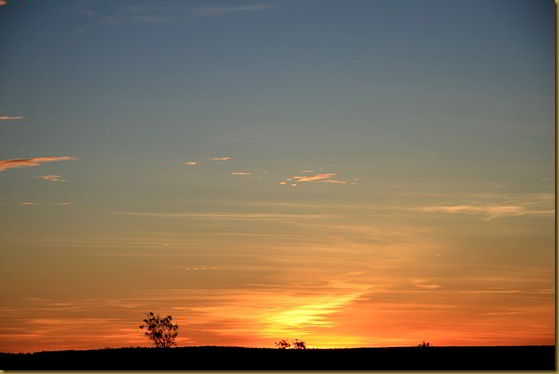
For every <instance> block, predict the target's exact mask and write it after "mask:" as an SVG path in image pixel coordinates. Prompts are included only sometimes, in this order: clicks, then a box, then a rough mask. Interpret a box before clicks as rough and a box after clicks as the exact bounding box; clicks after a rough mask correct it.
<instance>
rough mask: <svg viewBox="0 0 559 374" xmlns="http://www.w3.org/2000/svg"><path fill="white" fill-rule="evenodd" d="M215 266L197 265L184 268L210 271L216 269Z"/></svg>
mask: <svg viewBox="0 0 559 374" xmlns="http://www.w3.org/2000/svg"><path fill="white" fill-rule="evenodd" d="M216 269H217V268H216V267H215V266H198V267H191V268H186V269H184V270H186V271H212V270H216Z"/></svg>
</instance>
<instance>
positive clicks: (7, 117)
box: [0, 0, 25, 121]
mask: <svg viewBox="0 0 559 374" xmlns="http://www.w3.org/2000/svg"><path fill="white" fill-rule="evenodd" d="M1 1H2V0H0V6H2V5H6V2H4V4H2V2H1ZM23 118H25V117H24V116H0V121H11V120H15V119H23Z"/></svg>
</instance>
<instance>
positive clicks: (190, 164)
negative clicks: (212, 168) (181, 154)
mask: <svg viewBox="0 0 559 374" xmlns="http://www.w3.org/2000/svg"><path fill="white" fill-rule="evenodd" d="M182 164H183V165H185V166H198V165H200V164H201V162H200V161H187V162H183V163H182Z"/></svg>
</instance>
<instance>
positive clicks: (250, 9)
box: [194, 4, 274, 16]
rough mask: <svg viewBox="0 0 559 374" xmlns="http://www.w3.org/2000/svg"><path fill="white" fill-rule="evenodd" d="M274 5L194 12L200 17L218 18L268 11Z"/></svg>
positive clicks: (232, 7) (212, 8)
mask: <svg viewBox="0 0 559 374" xmlns="http://www.w3.org/2000/svg"><path fill="white" fill-rule="evenodd" d="M273 7H274V6H273V5H272V4H253V5H240V6H231V7H207V8H200V9H198V10H197V11H195V12H194V14H195V15H200V16H217V15H224V14H231V13H241V12H257V11H261V10H266V9H270V8H273Z"/></svg>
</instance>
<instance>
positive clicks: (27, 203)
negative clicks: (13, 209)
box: [19, 201, 72, 206]
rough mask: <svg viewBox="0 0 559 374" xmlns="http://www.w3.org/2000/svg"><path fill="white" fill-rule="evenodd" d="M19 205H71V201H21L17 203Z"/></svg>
mask: <svg viewBox="0 0 559 374" xmlns="http://www.w3.org/2000/svg"><path fill="white" fill-rule="evenodd" d="M19 204H20V205H27V206H30V205H58V206H64V205H72V203H71V202H69V201H64V202H60V203H41V202H35V201H23V202H21V203H19Z"/></svg>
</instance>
